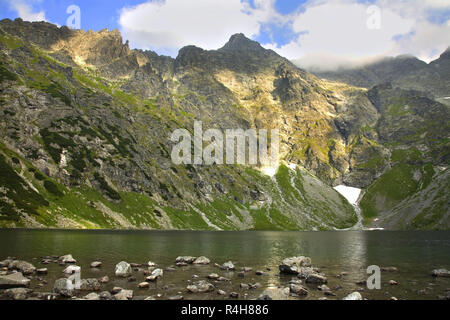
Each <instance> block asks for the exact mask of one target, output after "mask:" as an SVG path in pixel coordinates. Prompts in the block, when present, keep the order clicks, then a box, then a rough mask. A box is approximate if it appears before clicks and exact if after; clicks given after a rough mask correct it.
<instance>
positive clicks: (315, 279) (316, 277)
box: [305, 273, 328, 284]
mask: <svg viewBox="0 0 450 320" xmlns="http://www.w3.org/2000/svg"><path fill="white" fill-rule="evenodd" d="M305 282H306V283H312V284H324V283H328V279H327V278H326V277H325V276H323V275H320V274H317V273H313V274H310V275H309V276H308V277H307V278H306V280H305Z"/></svg>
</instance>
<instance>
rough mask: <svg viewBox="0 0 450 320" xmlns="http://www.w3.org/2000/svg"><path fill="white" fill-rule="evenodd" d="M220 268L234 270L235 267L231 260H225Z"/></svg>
mask: <svg viewBox="0 0 450 320" xmlns="http://www.w3.org/2000/svg"><path fill="white" fill-rule="evenodd" d="M220 268H221V269H222V270H235V269H236V267H235V266H234V264H233V262H231V261H228V262H225V263H224V264H223V265H222V266H221V267H220Z"/></svg>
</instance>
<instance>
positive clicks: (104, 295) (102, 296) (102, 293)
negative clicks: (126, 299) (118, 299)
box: [99, 291, 114, 300]
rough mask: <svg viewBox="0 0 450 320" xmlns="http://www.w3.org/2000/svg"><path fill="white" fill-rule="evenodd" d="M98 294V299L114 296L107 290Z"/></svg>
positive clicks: (110, 298) (108, 298)
mask: <svg viewBox="0 0 450 320" xmlns="http://www.w3.org/2000/svg"><path fill="white" fill-rule="evenodd" d="M99 296H100V300H113V299H114V297H113V295H112V294H111V293H109V292H108V291H102V292H100V293H99Z"/></svg>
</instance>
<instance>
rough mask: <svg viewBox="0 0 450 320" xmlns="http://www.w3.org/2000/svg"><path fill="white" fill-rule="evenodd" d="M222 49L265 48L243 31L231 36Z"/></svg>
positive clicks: (246, 49)
mask: <svg viewBox="0 0 450 320" xmlns="http://www.w3.org/2000/svg"><path fill="white" fill-rule="evenodd" d="M220 50H233V51H261V50H264V48H263V47H262V46H261V45H260V44H259V43H258V42H256V41H253V40H251V39H249V38H247V37H246V36H245V35H244V34H243V33H237V34H235V35H233V36H231V38H230V40H229V41H228V42H227V43H226V44H225V45H224V46H223V47H222V48H221V49H220Z"/></svg>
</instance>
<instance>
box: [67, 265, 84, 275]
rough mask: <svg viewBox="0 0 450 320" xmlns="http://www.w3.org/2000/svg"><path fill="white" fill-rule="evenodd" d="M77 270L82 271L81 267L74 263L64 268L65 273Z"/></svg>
mask: <svg viewBox="0 0 450 320" xmlns="http://www.w3.org/2000/svg"><path fill="white" fill-rule="evenodd" d="M77 272H81V267H79V266H74V265H70V266H68V267H67V268H65V269H64V270H63V273H65V274H74V273H77Z"/></svg>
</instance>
